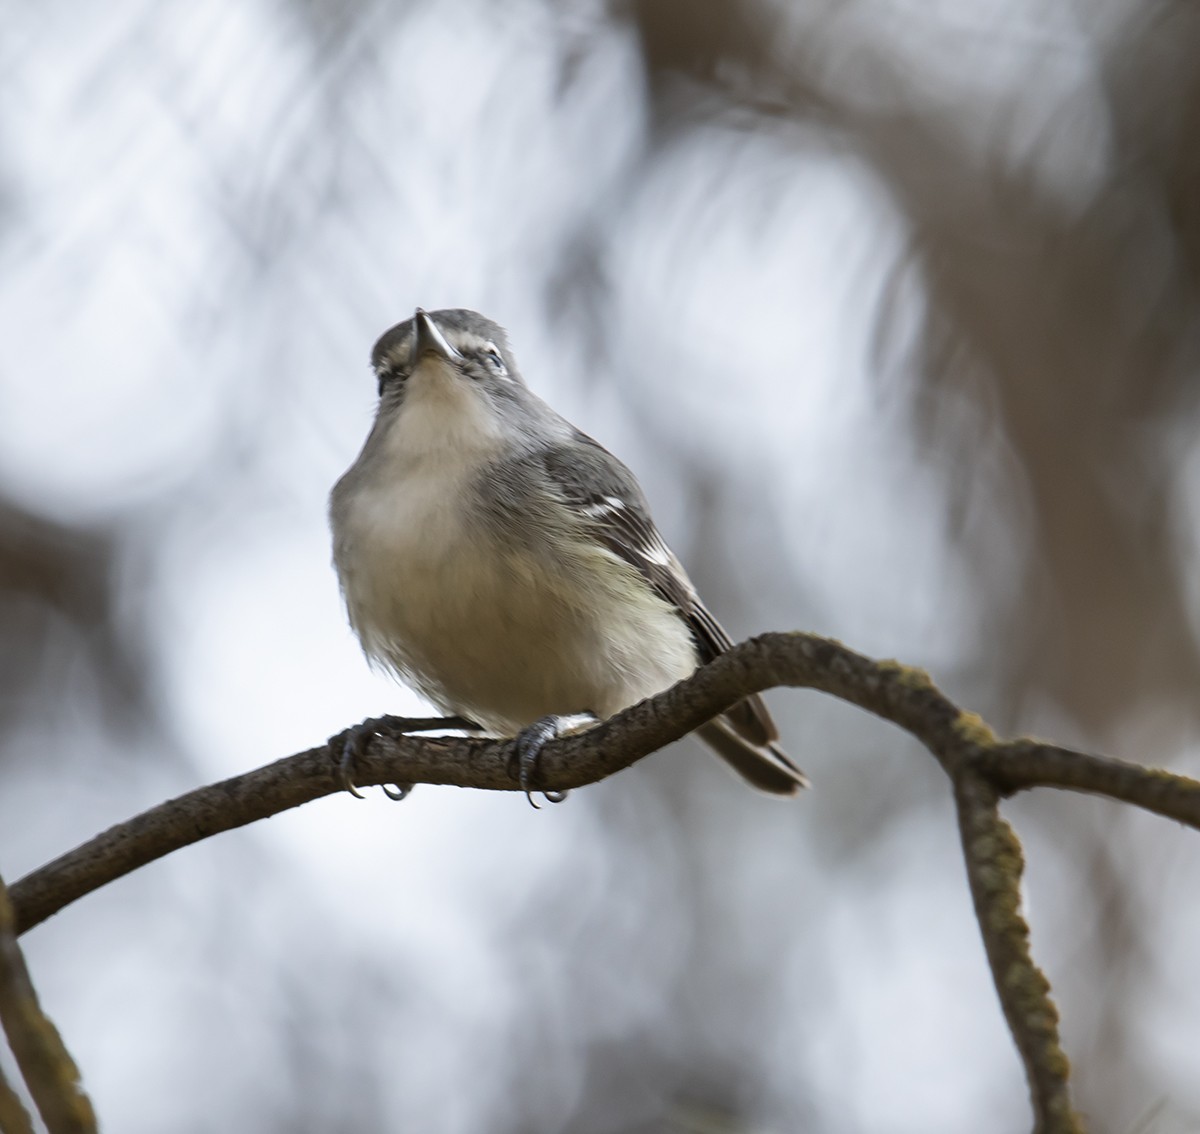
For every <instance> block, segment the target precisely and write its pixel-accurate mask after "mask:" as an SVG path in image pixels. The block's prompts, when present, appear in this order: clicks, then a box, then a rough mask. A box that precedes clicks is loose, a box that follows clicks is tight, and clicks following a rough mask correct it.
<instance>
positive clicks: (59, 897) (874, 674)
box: [12, 633, 1200, 1134]
mask: <svg viewBox="0 0 1200 1134" xmlns="http://www.w3.org/2000/svg"><path fill="white" fill-rule="evenodd" d="M780 685H786V686H793V687H796V688H808V689H815V690H819V691H821V692H824V693H829V694H831V695H833V696H835V697H839V698H841V699H842V700H844V701H848V702H850V703H851V704H854V705H857V706H858V707H859V708H862V709H865V710H867V711H868V712H871V713H874V714H876V715H877V716H880V717H883V718H884V719H885V720H889V721H891V722H893V723H894V724H897V725H899V726H900V727H901V728H903V729H906V730H907V731H908V732H910V733H912V734H913V736H915V737H916V738H917V739H918V740H920V741H921V742H922V743H923V744H924V745H925V746H926V747H927V748H928V749H929V751H930V752H931V753H932V754H933V755H934V757H936V759H937V760H938V762H939V763H940V764H941V766H942V768H943V769H944V770H945V772H946V774H947V775H948V776H949V777H950V779H951V781H952V783H953V785H954V792H955V798H956V801H957V805H958V813H959V824H960V828H961V831H962V840H963V855H964V858H965V860H966V865H967V876H968V880H969V882H970V886H971V891H972V894H973V896H974V900H975V909H976V915H977V917H978V919H979V923H980V929H981V931H982V933H983V939H984V944H985V946H986V949H987V956H988V961H989V964H990V965H991V969H992V975H993V978H994V980H995V983H996V988H997V990H998V992H999V995H1000V1000H1001V1003H1002V1005H1003V1007H1004V1012H1005V1015H1006V1017H1007V1019H1008V1023H1009V1026H1010V1028H1011V1029H1012V1032H1013V1036H1014V1038H1015V1040H1016V1043H1017V1047H1018V1050H1019V1051H1020V1053H1021V1057H1022V1059H1023V1060H1024V1063H1025V1070H1026V1074H1027V1076H1028V1079H1029V1083H1030V1090H1031V1093H1032V1094H1033V1102H1034V1110H1035V1113H1036V1114H1037V1116H1038V1130H1039V1131H1040V1132H1045V1134H1049V1132H1059V1131H1061V1132H1073V1131H1077V1130H1079V1129H1081V1127H1080V1126H1079V1123H1078V1120H1077V1118H1076V1117H1075V1115H1074V1113H1073V1111H1072V1110H1071V1105H1070V1099H1069V1094H1068V1064H1067V1060H1066V1057H1065V1056H1064V1055H1063V1052H1062V1049H1061V1047H1060V1045H1059V1039H1058V1024H1057V1020H1058V1016H1057V1012H1056V1010H1055V1007H1054V1004H1053V1003H1052V1001H1051V999H1050V994H1049V993H1050V989H1049V984H1048V982H1047V981H1046V978H1045V977H1044V976H1043V975H1042V973H1041V972H1040V970H1038V968H1037V967H1036V966H1035V965H1034V963H1033V960H1032V957H1031V955H1030V951H1029V942H1028V937H1029V930H1028V927H1027V926H1026V924H1025V922H1024V920H1023V918H1022V917H1021V914H1020V878H1021V849H1020V843H1019V842H1018V841H1017V838H1016V835H1015V834H1014V833H1013V831H1012V829H1011V828H1010V827H1009V826H1008V825H1007V824H1006V823H1005V822H1004V821H1003V820H1002V819H1001V818H1000V816H999V812H998V809H997V802H998V800H999V798H1000V797H1001V796H1004V795H1009V794H1011V793H1013V792H1016V791H1019V790H1023V789H1025V788H1031V787H1037V786H1051V787H1062V788H1069V789H1071V790H1074V791H1085V792H1092V793H1094V794H1098V795H1107V796H1110V797H1111V798H1113V799H1117V800H1120V801H1123V802H1126V803H1133V804H1136V805H1138V806H1139V807H1144V808H1146V809H1147V810H1150V811H1154V812H1156V813H1158V814H1160V815H1165V816H1168V817H1169V818H1173V819H1177V820H1179V821H1180V822H1182V823H1186V824H1188V825H1189V826H1192V827H1196V828H1200V783H1197V782H1195V781H1193V780H1189V779H1187V778H1186V777H1183V776H1178V775H1174V774H1172V773H1169V772H1163V771H1155V770H1150V769H1147V768H1143V767H1141V766H1139V765H1136V764H1127V763H1123V762H1121V761H1118V760H1112V759H1106V758H1102V757H1098V756H1088V755H1085V754H1083V753H1080V752H1073V751H1070V750H1069V749H1065V748H1061V747H1058V746H1056V745H1051V744H1042V743H1039V742H1037V741H1032V740H1016V741H1001V740H998V739H997V738H996V737H995V736H994V735H993V734H992V732H991V730H990V729H989V728H988V727H987V726H986V725H985V724H984V722H983V721H981V720H980V719H979V718H978V717H977V716H975V715H974V714H972V713H967V712H964V711H962V710H961V709H959V708H958V707H957V706H956V705H955V704H954V703H953V702H952V701H950V700H949V698H947V697H946V696H945V695H944V694H942V693H941V692H940V691H939V690H938V689H937V688H936V686H934V684H933V683H932V682H931V681H930V680H929V677H928V676H927V675H926V674H925V673H924V672H923V671H921V670H919V669H913V668H911V667H908V666H904V665H901V664H899V663H898V662H894V661H876V660H874V659H872V658H868V657H864V656H863V655H862V654H858V653H855V652H854V651H853V650H850V649H847V648H846V647H845V646H843V645H841V643H839V642H835V641H832V640H830V639H827V638H820V637H817V636H816V635H813V634H801V633H791V634H785V633H774V634H763V635H761V636H760V637H758V638H753V639H751V640H750V641H748V642H743V643H742V644H741V645H739V646H736V647H735V648H734V649H732V650H730V651H729V652H728V653H726V654H723V655H722V656H721V657H719V658H717V659H716V660H715V661H713V662H711V663H710V664H709V665H707V666H705V667H704V668H703V669H701V670H699V671H698V672H697V673H695V674H694V675H693V676H692V677H691V678H689V679H688V680H687V681H683V682H680V683H679V684H678V685H676V686H674V687H673V688H671V689H668V690H667V691H665V692H664V693H661V694H659V695H658V696H657V697H653V698H651V699H650V700H648V701H643V702H641V703H640V704H638V705H635V706H633V707H632V708H630V709H628V710H626V711H625V712H623V713H620V714H619V715H617V716H615V717H613V718H612V719H611V720H608V721H604V722H603V723H601V724H599V725H597V726H596V727H595V728H593V729H589V730H588V731H587V732H584V733H580V734H578V735H576V736H571V737H566V738H564V739H562V740H557V741H554V742H552V743H551V744H549V745H547V746H546V748H545V749H544V751H543V753H542V757H541V762H540V771H541V774H542V778H543V781H544V782H543V784H542V785H541V786H543V787H545V788H546V789H547V790H550V789H554V790H565V789H568V788H575V787H580V786H582V785H584V784H589V783H593V782H595V781H596V780H600V779H603V778H604V777H605V776H609V775H612V774H613V773H614V772H618V771H620V770H621V769H623V768H626V767H628V766H629V765H631V764H633V763H634V762H635V761H637V760H640V759H641V758H642V757H643V756H645V755H647V754H648V753H650V752H653V751H655V750H656V749H659V748H662V747H663V746H664V745H666V744H668V743H670V742H671V741H673V740H677V739H679V738H680V737H682V736H684V735H685V734H687V733H689V732H691V731H692V730H693V729H695V728H697V727H698V726H699V725H701V724H703V723H704V722H705V721H707V720H709V719H711V718H712V717H713V716H715V715H717V714H718V713H720V712H722V711H723V710H725V709H727V708H729V707H730V706H731V705H733V704H735V703H736V702H737V701H739V700H741V698H743V697H745V696H746V695H747V694H749V693H755V692H760V691H762V690H764V689H770V688H772V687H774V686H780ZM411 723H412V722H405V721H404V720H403V719H401V718H386V717H385V718H382V719H381V720H379V721H376V722H373V724H374V725H375V726H376V730H375V735H374V736H373V738H372V739H371V740H370V742H369V743H368V744H367V745H366V746H365V751H363V753H362V754H361V756H360V758H359V759H358V761H357V762H356V764H355V770H354V775H355V781H356V783H357V784H358V785H359V786H360V787H365V786H371V785H377V784H380V785H381V784H392V783H398V784H416V783H429V784H455V785H458V786H460V787H474V788H485V789H493V790H504V791H512V790H519V789H518V785H517V784H516V782H515V781H514V779H513V778H512V775H511V774H510V771H509V767H508V757H509V754H510V743H509V742H507V741H495V740H479V739H474V738H466V737H436V738H419V737H415V736H412V735H407V734H406V733H405V732H404V729H405V727H406V726H407V725H409V724H411ZM344 735H345V734H342V736H339V737H334V738H333V739H332V740H331V741H330V742H329V744H326V745H322V746H321V747H319V748H312V749H309V750H308V751H307V752H301V753H299V754H297V755H295V756H289V757H287V758H285V759H283V760H279V761H276V762H275V763H274V764H269V765H267V766H266V767H263V768H259V769H257V770H255V771H253V772H248V773H246V774H245V775H242V776H236V777H234V778H233V779H230V780H225V781H223V782H221V783H218V784H213V785H211V786H209V787H204V788H200V789H198V790H196V791H193V792H190V793H188V794H187V795H184V796H180V797H179V798H178V799H174V800H171V801H169V802H167V803H163V804H160V805H159V806H157V807H154V808H152V809H151V810H149V811H147V812H145V813H143V814H142V815H139V816H137V817H136V818H134V819H131V820H129V821H128V822H126V823H122V824H119V825H118V826H116V827H113V828H112V829H110V830H109V831H106V832H105V833H104V834H102V835H98V836H97V837H96V838H94V839H92V840H91V841H90V842H88V843H85V844H83V846H81V847H79V848H77V849H76V850H74V851H71V852H69V853H68V854H65V855H63V856H62V857H61V858H59V859H56V860H55V861H54V862H52V863H50V864H49V865H47V866H44V867H42V868H41V869H40V870H37V871H34V872H33V873H32V874H30V875H29V876H28V877H26V878H24V879H22V880H21V881H20V882H18V883H17V884H16V885H15V886H14V887H13V890H12V899H13V905H14V908H15V910H16V919H17V926H18V928H19V930H20V931H24V930H26V929H29V928H31V927H32V926H34V925H37V924H38V923H39V922H41V921H44V920H45V919H46V918H48V917H50V916H51V915H52V914H54V913H56V912H58V910H60V909H62V908H63V906H65V905H67V904H69V903H70V902H72V901H74V900H75V899H76V898H79V897H82V896H83V895H84V894H87V893H90V892H91V891H93V890H95V889H98V888H99V887H101V886H103V885H105V884H106V883H107V882H111V881H112V880H113V879H115V878H119V877H121V876H122V875H124V874H127V873H129V872H130V871H132V870H135V869H137V868H138V867H139V866H144V865H145V864H146V863H149V862H152V861H153V860H154V859H156V858H161V857H162V856H163V855H165V854H169V853H170V852H171V851H173V850H178V849H179V848H180V847H183V846H187V845H188V844H189V843H194V842H198V841H199V840H200V839H203V838H207V837H208V836H210V835H214V834H217V833H219V832H221V831H227V830H231V829H232V828H234V827H240V826H243V825H245V824H247V823H251V822H254V821H255V820H256V819H263V818H266V817H268V816H270V815H276V814H278V813H279V812H281V811H286V810H288V809H289V808H292V807H297V806H299V805H300V804H302V803H307V802H308V801H309V800H312V799H317V798H319V797H321V796H324V795H329V794H331V793H333V792H335V791H337V790H339V788H340V783H339V780H338V778H337V761H338V758H339V757H340V755H341V751H342V740H343V738H344Z"/></svg>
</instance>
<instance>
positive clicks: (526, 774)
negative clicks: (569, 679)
mask: <svg viewBox="0 0 1200 1134" xmlns="http://www.w3.org/2000/svg"><path fill="white" fill-rule="evenodd" d="M589 715H590V714H589ZM574 719H575V718H570V717H557V716H549V717H542V718H541V719H540V720H536V721H534V722H533V724H531V725H529V727H528V728H524V729H522V730H521V731H520V732H519V733H518V734H517V738H516V740H515V741H514V742H513V746H512V749H511V751H510V753H509V757H508V774H509V775H510V776H513V777H514V778H515V779H516V781H517V783H518V784H519V785H520V787H521V790H522V791H523V792H524V793H525V798H526V799H527V800H529V805H530V806H531V807H532V808H533V809H534V810H535V811H540V810H541V806H542V805H541V804H540V803H538V802H537V800H536V799H534V792H537V793H538V794H539V795H540V796H541V797H542V798H543V799H544V800H545V801H546V802H547V803H562V801H563V800H564V799H566V798H567V792H565V791H543V790H541V789H539V788H538V787H537V786H536V781H537V780H538V779H539V778H540V772H539V769H538V762H539V761H540V760H541V756H542V749H543V748H545V747H546V745H547V744H548V743H549V742H550V741H551V740H554V739H555V738H557V737H559V736H561V735H562V734H563V724H564V722H566V721H571V720H574Z"/></svg>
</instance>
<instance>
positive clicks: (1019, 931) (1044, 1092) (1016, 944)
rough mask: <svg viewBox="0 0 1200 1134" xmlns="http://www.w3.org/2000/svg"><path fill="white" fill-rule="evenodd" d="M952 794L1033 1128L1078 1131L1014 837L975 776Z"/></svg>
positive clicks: (1044, 1133)
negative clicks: (1026, 912) (1032, 946)
mask: <svg viewBox="0 0 1200 1134" xmlns="http://www.w3.org/2000/svg"><path fill="white" fill-rule="evenodd" d="M954 789H955V790H954V798H955V802H956V804H957V805H958V825H959V832H960V834H961V836H962V845H963V858H964V859H965V861H966V864H967V881H968V883H969V884H970V887H971V897H972V898H973V899H974V902H975V918H976V920H977V921H978V922H979V929H980V932H981V933H982V934H983V944H984V949H985V950H986V951H987V958H988V965H989V966H990V968H991V970H992V979H993V981H994V982H995V985H996V993H997V994H998V995H999V997H1000V1006H1001V1007H1002V1008H1003V1009H1004V1017H1005V1019H1006V1020H1007V1021H1008V1027H1009V1030H1010V1031H1011V1032H1012V1034H1013V1039H1014V1040H1015V1041H1016V1044H1017V1051H1019V1052H1020V1054H1021V1060H1022V1062H1023V1063H1024V1064H1025V1075H1026V1078H1027V1079H1028V1080H1029V1093H1030V1097H1031V1098H1032V1100H1033V1110H1034V1115H1035V1118H1036V1121H1037V1125H1036V1127H1035V1130H1036V1131H1037V1134H1082V1131H1083V1126H1082V1124H1081V1123H1080V1121H1079V1117H1078V1115H1076V1114H1075V1112H1074V1111H1073V1110H1072V1109H1071V1096H1070V1090H1069V1086H1068V1079H1069V1077H1070V1070H1071V1069H1070V1065H1069V1064H1068V1062H1067V1057H1066V1055H1065V1054H1064V1052H1063V1049H1062V1047H1061V1045H1060V1043H1059V1038H1058V1010H1057V1009H1056V1008H1055V1007H1054V1002H1053V1001H1052V1000H1051V999H1050V982H1049V981H1048V980H1047V979H1046V977H1045V975H1044V974H1043V973H1042V971H1041V969H1039V968H1038V967H1037V965H1035V964H1034V963H1033V957H1032V955H1031V954H1030V952H1029V926H1028V925H1027V924H1026V922H1025V919H1024V917H1023V916H1022V915H1021V875H1022V873H1023V872H1024V869H1025V861H1024V856H1023V855H1022V853H1021V844H1020V842H1019V841H1018V839H1017V836H1016V835H1015V834H1014V833H1013V829H1012V828H1011V827H1010V826H1009V825H1008V824H1007V823H1006V822H1005V821H1004V820H1003V819H1001V818H1000V811H999V808H998V807H997V802H998V798H999V797H998V795H997V793H996V789H995V788H994V787H992V785H991V784H989V783H987V782H986V781H985V780H983V779H982V778H981V777H979V776H977V775H975V774H973V773H971V772H966V771H964V772H962V773H960V774H959V775H958V776H956V777H955V783H954Z"/></svg>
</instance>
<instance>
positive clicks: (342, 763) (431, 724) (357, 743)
mask: <svg viewBox="0 0 1200 1134" xmlns="http://www.w3.org/2000/svg"><path fill="white" fill-rule="evenodd" d="M382 728H386V729H387V730H388V731H390V732H402V733H411V732H436V731H438V730H440V729H461V730H463V731H466V732H478V731H479V726H478V725H477V724H475V723H474V722H473V721H469V720H466V719H465V718H464V717H368V718H367V719H366V720H365V721H363V722H362V723H361V724H356V725H354V726H352V727H351V728H348V729H346V731H345V732H340V733H338V734H337V736H333V737H330V739H329V747H330V748H331V749H332V750H333V751H334V753H335V754H336V753H340V758H339V759H338V765H337V772H336V775H337V780H338V783H339V784H340V785H341V787H342V789H343V790H344V791H348V792H349V793H350V794H351V795H352V796H354V798H355V799H363V798H365V797H364V796H363V794H362V792H360V791H359V790H358V788H357V787H355V785H354V766H355V764H356V763H357V762H358V760H359V758H360V757H361V756H362V755H363V754H364V753H365V752H366V750H367V745H368V744H369V743H370V742H371V741H372V740H373V739H374V738H375V736H376V735H378V733H379V731H380V729H382ZM380 787H381V788H382V789H383V794H384V795H386V796H387V797H388V799H395V800H401V799H404V798H405V797H406V796H407V795H408V794H409V792H411V791H412V789H413V785H412V784H380Z"/></svg>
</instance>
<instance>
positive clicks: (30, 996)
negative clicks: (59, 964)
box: [0, 879, 96, 1134]
mask: <svg viewBox="0 0 1200 1134" xmlns="http://www.w3.org/2000/svg"><path fill="white" fill-rule="evenodd" d="M15 930H16V925H15V921H14V917H13V908H12V904H11V902H10V901H9V894H8V890H7V888H6V887H5V885H4V880H3V879H0V1023H2V1024H3V1025H4V1034H5V1035H6V1036H7V1037H8V1043H9V1046H10V1047H11V1048H12V1052H13V1056H14V1057H15V1059H16V1061H17V1066H18V1067H19V1068H20V1070H21V1074H22V1076H23V1077H24V1079H25V1085H26V1086H27V1087H28V1088H29V1093H30V1094H31V1095H32V1096H33V1101H34V1102H35V1103H36V1104H37V1108H38V1113H39V1114H41V1116H42V1121H43V1122H45V1124H46V1129H47V1130H49V1131H50V1134H94V1132H95V1130H96V1115H95V1113H94V1112H93V1111H92V1104H91V1102H90V1101H89V1099H88V1097H87V1095H86V1094H84V1092H83V1088H82V1086H81V1085H80V1083H79V1071H78V1069H77V1068H76V1066H75V1061H74V1060H73V1059H72V1058H71V1056H70V1054H69V1053H68V1052H67V1049H66V1046H65V1045H64V1044H63V1042H62V1037H61V1036H60V1035H59V1034H58V1029H57V1028H55V1026H54V1025H53V1024H52V1023H51V1022H50V1021H49V1019H47V1017H46V1015H45V1013H44V1012H43V1011H42V1009H41V1005H40V1004H38V998H37V993H36V992H35V991H34V988H33V982H32V981H31V980H30V979H29V970H28V969H27V968H26V967H25V958H24V957H22V956H21V948H20V946H19V945H18V944H17V935H16V932H15ZM31 1129H32V1127H31V1125H30V1122H29V1115H28V1114H27V1113H26V1112H25V1108H24V1107H22V1106H21V1103H20V1101H19V1100H18V1099H17V1097H16V1095H15V1094H14V1093H13V1091H12V1088H10V1087H9V1086H8V1084H7V1083H2V1084H0V1130H3V1131H4V1132H5V1134H10V1132H11V1134H20V1132H21V1131H25V1130H31Z"/></svg>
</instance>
